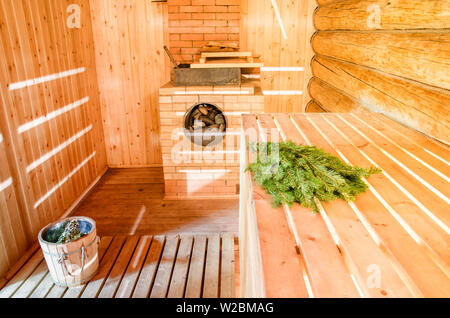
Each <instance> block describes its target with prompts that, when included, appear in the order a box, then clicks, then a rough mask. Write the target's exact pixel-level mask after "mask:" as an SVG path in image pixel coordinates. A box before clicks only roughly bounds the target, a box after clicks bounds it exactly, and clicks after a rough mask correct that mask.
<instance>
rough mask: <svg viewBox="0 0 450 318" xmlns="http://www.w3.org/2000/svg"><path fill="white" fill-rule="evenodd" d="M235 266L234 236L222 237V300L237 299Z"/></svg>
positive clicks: (225, 235) (228, 234) (226, 235)
mask: <svg viewBox="0 0 450 318" xmlns="http://www.w3.org/2000/svg"><path fill="white" fill-rule="evenodd" d="M234 266H235V264H234V235H232V234H230V233H227V234H224V235H222V261H221V269H220V298H234V297H235V294H236V293H235V292H236V288H235V284H236V282H235V278H234V276H235V275H234V274H235V267H234Z"/></svg>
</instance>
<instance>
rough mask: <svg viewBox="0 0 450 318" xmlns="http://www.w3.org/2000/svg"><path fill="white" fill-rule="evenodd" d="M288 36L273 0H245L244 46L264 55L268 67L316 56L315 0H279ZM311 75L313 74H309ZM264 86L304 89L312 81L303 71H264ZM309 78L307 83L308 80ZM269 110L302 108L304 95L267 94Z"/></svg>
mask: <svg viewBox="0 0 450 318" xmlns="http://www.w3.org/2000/svg"><path fill="white" fill-rule="evenodd" d="M276 2H277V5H278V8H279V11H280V15H281V19H282V21H283V25H284V28H285V30H286V35H287V39H285V38H284V37H283V34H282V32H281V28H280V25H279V23H278V20H277V18H276V15H275V11H274V8H273V7H272V4H271V1H263V2H261V1H259V0H243V1H241V50H244V51H252V52H253V54H254V55H255V56H261V57H262V60H263V62H264V66H265V67H304V68H306V67H307V66H308V65H309V63H310V60H311V57H312V50H311V45H310V38H311V35H312V33H313V29H314V27H313V25H312V20H311V19H310V18H311V17H312V12H313V10H314V8H315V1H314V0H308V1H294V0H277V1H276ZM308 76H309V75H308ZM261 80H262V89H263V90H268V91H270V90H277V91H280V90H281V91H286V90H297V91H302V92H303V91H304V89H305V88H306V86H307V83H308V81H309V78H305V73H304V72H303V71H287V72H285V71H267V72H262V73H261ZM305 82H306V83H305ZM265 103H266V107H265V111H266V112H290V111H298V112H301V111H303V109H304V105H306V104H304V105H303V103H304V101H303V96H302V95H295V96H289V95H283V94H282V95H277V96H266V98H265Z"/></svg>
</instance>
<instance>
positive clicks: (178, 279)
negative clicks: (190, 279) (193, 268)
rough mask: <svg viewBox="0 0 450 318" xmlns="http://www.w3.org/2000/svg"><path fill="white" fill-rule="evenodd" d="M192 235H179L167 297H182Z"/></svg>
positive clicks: (189, 258) (190, 251)
mask: <svg viewBox="0 0 450 318" xmlns="http://www.w3.org/2000/svg"><path fill="white" fill-rule="evenodd" d="M192 244H193V237H192V236H191V235H187V236H183V237H181V242H180V247H179V248H178V254H177V260H176V262H175V267H174V269H173V275H172V280H171V282H170V288H169V293H168V296H167V297H168V298H183V296H184V292H185V287H186V279H187V274H188V270H189V264H190V260H191V253H192Z"/></svg>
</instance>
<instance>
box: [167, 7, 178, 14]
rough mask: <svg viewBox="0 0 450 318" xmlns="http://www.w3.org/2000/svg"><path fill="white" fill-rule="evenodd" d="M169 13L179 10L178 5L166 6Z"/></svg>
mask: <svg viewBox="0 0 450 318" xmlns="http://www.w3.org/2000/svg"><path fill="white" fill-rule="evenodd" d="M168 11H169V13H178V12H180V7H179V6H168Z"/></svg>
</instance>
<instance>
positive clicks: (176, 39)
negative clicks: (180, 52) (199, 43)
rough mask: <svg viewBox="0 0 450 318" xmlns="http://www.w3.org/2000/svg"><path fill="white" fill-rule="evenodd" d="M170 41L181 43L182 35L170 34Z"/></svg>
mask: <svg viewBox="0 0 450 318" xmlns="http://www.w3.org/2000/svg"><path fill="white" fill-rule="evenodd" d="M169 40H170V41H179V40H180V35H179V34H178V33H176V34H169Z"/></svg>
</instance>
